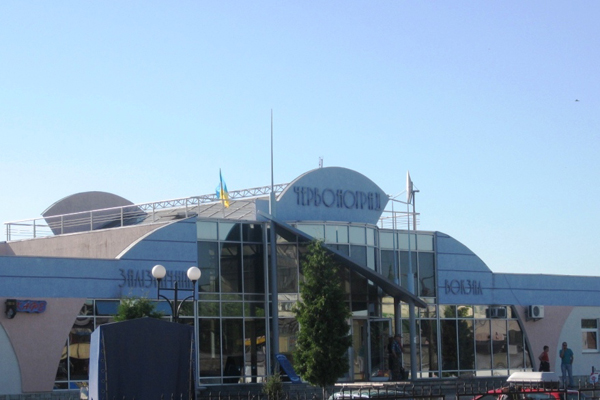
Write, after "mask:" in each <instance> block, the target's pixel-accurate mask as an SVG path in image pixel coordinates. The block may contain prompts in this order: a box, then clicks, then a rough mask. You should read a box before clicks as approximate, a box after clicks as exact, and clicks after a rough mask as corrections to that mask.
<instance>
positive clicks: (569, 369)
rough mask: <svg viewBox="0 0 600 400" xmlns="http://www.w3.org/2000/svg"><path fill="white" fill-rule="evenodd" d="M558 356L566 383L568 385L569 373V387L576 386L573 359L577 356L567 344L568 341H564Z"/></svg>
mask: <svg viewBox="0 0 600 400" xmlns="http://www.w3.org/2000/svg"><path fill="white" fill-rule="evenodd" d="M558 356H559V357H560V369H561V372H562V379H563V382H564V385H565V386H567V375H569V387H573V386H575V383H574V382H573V360H574V359H575V356H574V355H573V350H571V349H569V347H568V346H567V342H563V344H562V349H561V350H560V352H559V353H558Z"/></svg>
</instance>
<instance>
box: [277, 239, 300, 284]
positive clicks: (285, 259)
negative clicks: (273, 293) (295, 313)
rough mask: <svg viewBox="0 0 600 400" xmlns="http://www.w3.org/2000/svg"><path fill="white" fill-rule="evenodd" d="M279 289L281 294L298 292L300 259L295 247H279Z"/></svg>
mask: <svg viewBox="0 0 600 400" xmlns="http://www.w3.org/2000/svg"><path fill="white" fill-rule="evenodd" d="M277 288H278V291H279V293H297V292H298V257H297V248H296V246H294V245H281V244H280V245H277Z"/></svg>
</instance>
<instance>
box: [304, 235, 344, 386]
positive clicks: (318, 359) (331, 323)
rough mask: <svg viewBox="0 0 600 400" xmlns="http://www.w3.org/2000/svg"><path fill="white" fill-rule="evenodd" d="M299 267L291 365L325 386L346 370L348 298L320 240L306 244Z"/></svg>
mask: <svg viewBox="0 0 600 400" xmlns="http://www.w3.org/2000/svg"><path fill="white" fill-rule="evenodd" d="M302 267H303V274H304V282H301V283H300V296H301V301H300V302H299V303H298V304H297V305H296V307H295V308H294V314H295V316H296V319H297V320H298V322H299V324H300V331H299V333H298V341H297V346H296V351H295V353H294V367H295V368H296V370H297V371H298V373H299V375H300V376H301V377H302V379H304V380H305V381H307V382H309V383H310V384H312V385H315V386H319V387H321V388H323V389H325V388H326V387H327V386H331V385H333V384H335V383H336V381H337V379H338V378H340V377H342V376H344V374H345V373H347V372H348V368H349V365H348V357H347V354H348V347H350V345H351V344H352V341H351V337H350V334H349V331H350V326H349V325H348V319H349V318H350V310H349V309H348V305H347V300H348V299H347V295H346V294H345V293H344V290H343V287H342V280H341V278H340V275H339V267H338V266H337V265H336V264H335V263H334V262H333V260H331V257H330V256H329V255H328V254H327V252H326V250H325V248H324V247H323V245H322V243H321V242H319V241H314V242H312V243H311V244H310V245H309V246H308V249H307V253H306V255H305V258H304V260H303V264H302Z"/></svg>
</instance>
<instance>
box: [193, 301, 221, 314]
mask: <svg viewBox="0 0 600 400" xmlns="http://www.w3.org/2000/svg"><path fill="white" fill-rule="evenodd" d="M219 304H220V303H217V302H215V301H199V302H198V316H199V317H218V316H219V314H220V312H219Z"/></svg>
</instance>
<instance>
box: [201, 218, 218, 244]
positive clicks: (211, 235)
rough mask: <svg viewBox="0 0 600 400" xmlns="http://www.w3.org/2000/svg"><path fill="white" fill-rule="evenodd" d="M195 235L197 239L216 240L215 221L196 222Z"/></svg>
mask: <svg viewBox="0 0 600 400" xmlns="http://www.w3.org/2000/svg"><path fill="white" fill-rule="evenodd" d="M196 236H197V238H198V240H202V239H208V240H216V239H217V223H216V222H207V221H198V222H196Z"/></svg>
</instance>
